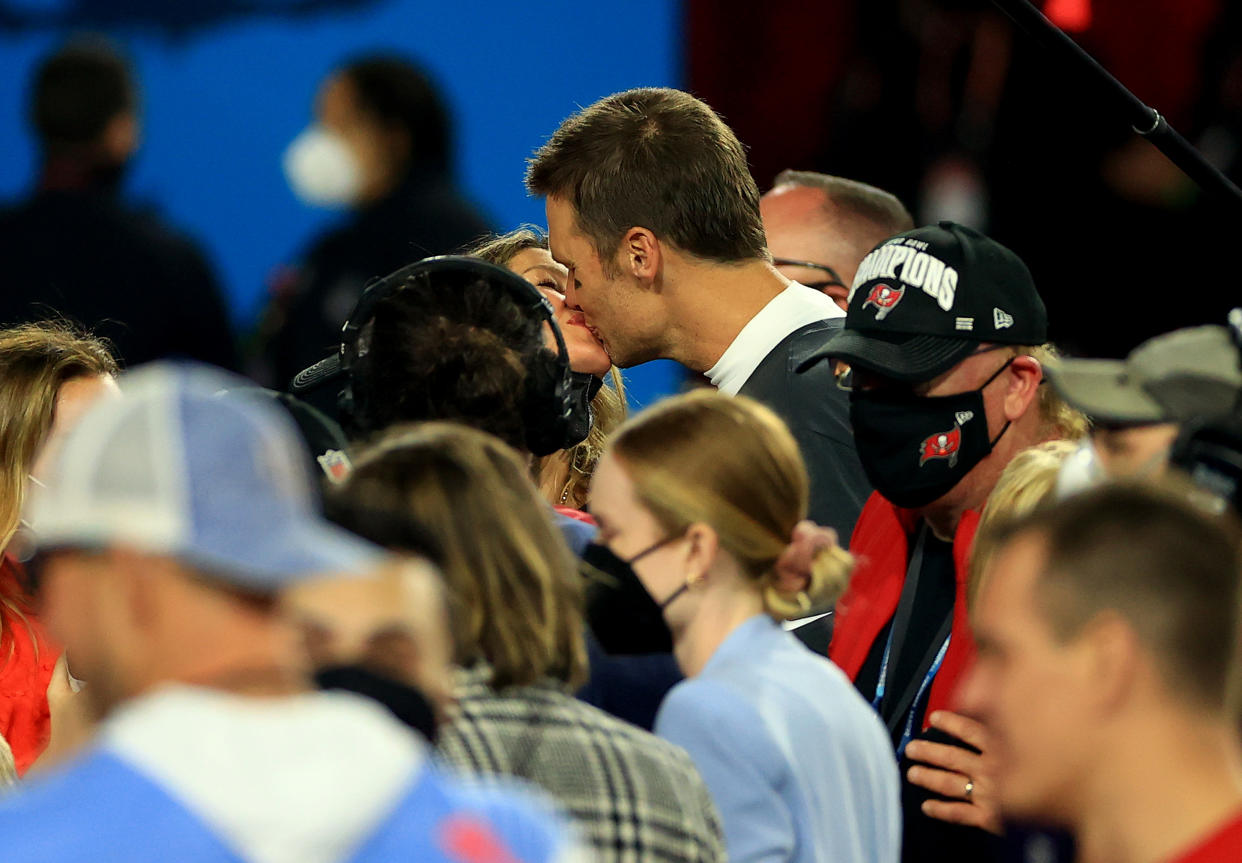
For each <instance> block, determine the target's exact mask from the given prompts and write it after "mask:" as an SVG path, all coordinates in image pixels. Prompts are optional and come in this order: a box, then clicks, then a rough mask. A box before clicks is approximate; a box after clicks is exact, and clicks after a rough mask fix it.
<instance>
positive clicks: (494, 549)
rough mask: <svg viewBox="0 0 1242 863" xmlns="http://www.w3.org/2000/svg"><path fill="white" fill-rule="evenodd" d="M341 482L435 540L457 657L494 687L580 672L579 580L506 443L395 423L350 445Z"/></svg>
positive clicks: (470, 432)
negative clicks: (485, 669) (355, 447)
mask: <svg viewBox="0 0 1242 863" xmlns="http://www.w3.org/2000/svg"><path fill="white" fill-rule="evenodd" d="M342 491H343V493H346V494H349V495H351V496H355V497H356V498H357V499H359V500H365V501H366V502H367V504H368V505H370V506H377V507H382V508H391V509H393V510H395V511H400V512H404V513H408V514H409V515H410V516H412V517H413V518H414V519H415V520H417V521H418V522H420V523H421V524H422V525H423V526H424V527H425V528H426V529H427V530H428V531H430V532H431V534H432V535H433V536H434V537H435V538H436V539H437V540H438V541H439V542H440V544H441V545H442V551H443V559H444V577H445V581H446V583H447V585H448V589H449V593H450V596H451V598H452V600H453V603H454V605H455V606H456V610H457V612H458V616H459V618H460V619H459V620H458V621H457V626H456V629H457V630H458V631H457V633H456V637H457V641H458V653H459V657H458V658H459V661H461V662H463V663H470V662H472V661H475V660H478V659H482V660H485V661H486V662H487V663H488V664H489V665H490V666H491V668H492V675H493V676H492V681H491V682H492V685H493V686H495V687H497V688H501V687H505V686H521V685H527V684H531V683H534V682H535V681H537V680H540V679H543V678H552V679H554V680H557V681H560V682H562V683H564V684H565V685H566V686H568V687H570V688H576V687H577V686H578V685H580V684H581V683H583V682H585V679H586V671H587V660H586V646H585V643H584V640H583V616H582V588H581V580H580V578H579V576H578V573H577V570H576V568H575V565H574V559H573V555H572V553H571V552H570V551H569V548H568V546H566V545H565V541H564V539H563V538H562V537H561V534H560V531H558V530H557V528H556V527H555V526H554V525H553V523H552V521H551V517H550V516H551V514H550V512H549V510H548V506H547V503H546V502H544V501H543V500H542V499H541V498H540V497H539V493H538V492H537V491H536V490H535V487H534V485H533V484H532V483H531V481H530V478H529V477H528V476H527V473H526V469H525V466H524V464H523V462H522V460H521V459H519V457H518V455H517V453H515V452H514V451H513V450H512V449H510V448H509V447H508V446H506V445H505V444H504V443H502V442H501V441H499V440H497V439H496V438H494V437H492V436H491V435H487V434H484V433H483V432H480V431H476V430H474V429H470V428H466V427H465V426H461V425H456V424H453V423H443V422H431V423H421V424H419V425H417V426H398V427H395V428H392V429H390V430H388V431H387V432H385V433H383V434H382V435H381V436H380V437H379V438H378V440H377V441H376V442H374V443H373V444H371V445H370V446H368V447H366V448H364V449H363V450H362V451H361V452H360V453H358V454H357V455H356V457H355V458H354V469H353V473H352V474H351V476H350V478H349V480H348V481H347V483H346V484H345V486H344V488H343V489H342Z"/></svg>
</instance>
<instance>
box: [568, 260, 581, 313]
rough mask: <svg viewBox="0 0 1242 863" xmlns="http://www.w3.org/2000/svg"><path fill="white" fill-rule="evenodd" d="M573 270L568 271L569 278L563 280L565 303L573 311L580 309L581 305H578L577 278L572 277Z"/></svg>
mask: <svg viewBox="0 0 1242 863" xmlns="http://www.w3.org/2000/svg"><path fill="white" fill-rule="evenodd" d="M574 275H575V274H574V271H573V270H572V269H571V270H570V271H569V278H567V279H566V280H565V305H567V306H569V307H570V308H571V309H573V310H574V311H575V312H580V311H582V306H580V305H578V288H577V284H576V282H577V280H576V279H575V278H574Z"/></svg>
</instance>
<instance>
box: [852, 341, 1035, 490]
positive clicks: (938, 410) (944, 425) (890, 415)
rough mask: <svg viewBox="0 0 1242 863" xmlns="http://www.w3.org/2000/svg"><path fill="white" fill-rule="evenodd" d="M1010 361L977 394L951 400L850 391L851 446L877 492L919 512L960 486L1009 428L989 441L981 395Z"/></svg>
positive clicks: (946, 397)
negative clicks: (852, 439)
mask: <svg viewBox="0 0 1242 863" xmlns="http://www.w3.org/2000/svg"><path fill="white" fill-rule="evenodd" d="M1013 359H1014V358H1012V357H1011V358H1010V359H1009V361H1008V362H1006V363H1005V364H1004V365H1003V366H1001V367H1000V368H999V369H997V370H996V372H995V373H994V374H993V375H992V376H991V377H990V378H988V379H987V380H986V381H984V382H983V385H982V386H980V387H979V388H978V389H975V390H970V391H969V392H964V393H957V394H956V395H951V396H918V395H914V394H913V393H910V392H899V393H894V392H886V391H885V390H883V389H872V390H857V389H856V390H853V391H851V393H850V423H851V424H852V425H853V427H854V446H855V447H856V448H857V450H858V458H859V460H860V461H861V462H862V466H863V470H864V471H865V472H866V474H867V479H868V480H870V482H871V485H872V486H874V488H875V490H876V491H878V492H879V493H880V494H881V495H883V496H884V497H885V498H886V499H888V500H889V501H890V502H892V503H893V504H895V505H897V506H899V507H902V508H905V509H918V508H919V507H923V506H926V505H927V504H929V503H931V502H932V501H934V500H938V499H940V498H941V497H943V496H944V495H946V494H948V493H949V491H950V490H952V489H953V487H954V486H956V485H957V484H958V483H959V482H961V480H962V477H964V476H966V474H968V473H970V471H971V469H972V468H974V466H975V465H977V464H978V463H979V462H981V461H983V459H984V458H986V457H987V455H988V453H990V452H991V451H992V447H994V446H996V442H997V441H999V440H1000V439H1001V435H1003V434H1004V433H1005V432H1006V430H1008V428H1009V423H1008V422H1006V423H1005V425H1004V427H1002V428H1001V430H1000V432H999V433H998V434H997V435H996V437H995V438H992V439H991V440H989V439H988V418H987V412H986V411H985V409H984V404H983V391H984V390H985V389H986V388H987V386H988V384H990V383H992V381H994V380H996V378H997V377H998V376H999V375H1000V373H1001V372H1003V371H1004V370H1005V369H1007V368H1009V364H1010V363H1012V362H1013Z"/></svg>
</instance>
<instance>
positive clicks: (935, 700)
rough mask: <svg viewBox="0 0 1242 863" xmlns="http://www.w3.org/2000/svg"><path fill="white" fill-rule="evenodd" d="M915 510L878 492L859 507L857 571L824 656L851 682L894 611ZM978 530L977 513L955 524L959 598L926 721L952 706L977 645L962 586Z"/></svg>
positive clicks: (853, 541) (853, 543)
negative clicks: (972, 632) (861, 508)
mask: <svg viewBox="0 0 1242 863" xmlns="http://www.w3.org/2000/svg"><path fill="white" fill-rule="evenodd" d="M920 520H921V519H920V516H919V515H918V514H917V513H916V512H914V511H913V510H908V509H900V508H898V507H896V506H894V505H893V504H891V503H889V502H888V501H887V500H885V499H884V498H883V497H881V496H880V495H879V493H872V495H871V497H870V498H869V499H868V500H867V504H866V506H864V507H863V511H862V514H861V515H860V516H859V517H858V523H857V525H855V527H854V533H853V535H852V536H851V537H850V553H852V554H853V555H854V556H855V557H856V558H857V559H858V568H857V569H856V570H855V571H854V576H853V578H851V579H850V586H849V589H848V590H847V591H846V592H845V595H844V596H843V597H841V600H840V602H838V603H837V612H836V616H835V617H836V619H835V621H834V623H833V635H832V645H831V646H830V647H829V649H828V655H829V657H831V658H832V660H833V661H834V662H835V663H836V664H837V665H839V666H841V668H842V670H844V671H845V673H846V674H848V675H849V676H850V679H851V680H853V679H855V678H857V677H858V673H859V671H860V670H861V669H862V667H863V664H864V663H865V662H866V661H867V655H868V654H869V653H870V652H871V647H872V645H873V644H875V641H876V639H878V638H879V636H880V633H881V632H882V631H883V630H884V627H885V626H887V625H888V622H889V621H890V620H892V618H893V615H894V614H895V613H896V611H897V603H898V602H899V601H900V599H901V588H902V586H903V585H904V584H905V581H906V569H907V567H908V565H909V559H910V537H911V536H912V535H913V534H914V531H915V529H916V528H917V527H918V524H919V522H920ZM978 526H979V513H978V512H977V511H975V510H969V511H967V512H965V513H964V514H963V515H962V519H961V521H960V522H958V526H957V532H956V533H955V534H954V537H953V561H954V568H955V570H956V576H957V598H956V599H955V601H954V605H953V631H952V636H951V640H950V642H949V650H948V652H947V653H946V654H945V658H944V664H943V665H941V667H940V672H939V673H938V674H937V675H936V679H935V681H934V682H933V683H932V687H931V693H930V695H929V696H928V705H927V714H926V715H927V716H930V715H931V713H932V711H934V710H938V709H940V708H944V707H949V706H951V700H952V698H953V694H954V690H955V689H956V688H957V682H958V681H959V680H960V679H961V677H962V675H963V673H964V672H965V671H966V669H967V668H968V667H969V666H970V663H971V662H972V661H973V660H974V656H975V641H974V637H973V636H972V634H971V631H970V624H969V621H968V620H967V619H966V582H967V576H968V564H969V562H970V547H971V544H972V543H973V542H974V538H975V530H976V529H977V528H978Z"/></svg>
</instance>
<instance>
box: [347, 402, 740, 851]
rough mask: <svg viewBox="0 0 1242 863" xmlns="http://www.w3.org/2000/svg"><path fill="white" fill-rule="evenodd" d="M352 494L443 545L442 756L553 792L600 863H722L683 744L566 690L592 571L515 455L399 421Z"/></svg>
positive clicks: (360, 467)
mask: <svg viewBox="0 0 1242 863" xmlns="http://www.w3.org/2000/svg"><path fill="white" fill-rule="evenodd" d="M343 491H344V493H345V494H347V495H349V496H350V497H351V498H354V499H357V500H361V501H365V502H366V503H367V504H368V505H369V506H373V507H380V508H383V509H389V510H393V511H400V512H404V513H406V514H408V515H409V516H412V517H413V518H414V519H415V520H416V521H418V522H419V523H420V524H421V525H422V526H423V527H424V528H425V529H426V530H427V531H428V532H429V533H430V535H431V536H432V537H433V538H434V539H435V540H437V541H438V543H439V545H440V550H441V552H442V563H443V566H442V568H443V572H444V577H445V583H446V585H447V588H448V593H449V598H450V601H451V604H452V605H453V606H454V607H455V609H456V616H457V621H456V625H455V627H454V629H455V632H456V636H457V639H458V656H459V661H460V662H461V664H462V666H463V668H462V670H461V672H460V674H459V675H458V678H457V685H456V688H455V691H454V696H455V699H456V707H455V709H454V711H453V713H452V716H451V719H450V721H449V722H448V724H447V725H445V726H442V727H441V728H440V732H439V740H438V744H437V745H438V748H439V750H440V754H441V755H442V756H443V758H444V759H445V760H446V761H448V762H450V763H452V764H454V765H457V766H459V767H461V768H463V769H465V770H467V771H468V772H471V773H478V774H504V775H508V776H517V777H520V778H522V779H525V780H528V781H530V782H533V783H534V784H536V785H538V786H540V787H541V788H543V789H544V790H545V791H547V792H548V793H549V794H551V795H552V796H553V797H554V798H555V799H556V800H557V801H558V802H559V803H561V805H562V806H563V807H564V809H565V811H566V813H567V814H568V815H569V817H570V819H571V820H572V821H573V822H574V824H575V826H576V827H577V828H578V831H579V834H580V835H581V837H582V838H583V839H584V840H585V841H586V843H587V845H588V846H589V847H590V849H591V851H592V852H593V855H592V857H591V859H593V860H600V861H605V863H608V861H615V863H623V861H625V863H631V861H632V863H646V861H651V863H656V861H667V863H674V861H678V863H680V861H692V863H693V861H717V860H720V861H722V860H723V859H724V855H723V846H722V843H721V839H720V827H719V824H718V822H717V818H716V814H715V810H714V808H713V807H712V802H711V797H710V795H709V794H708V791H707V788H706V787H704V784H703V780H702V779H700V778H699V776H698V774H697V773H696V772H695V770H694V766H693V764H692V763H691V761H690V759H689V758H688V757H687V756H686V753H684V752H682V751H681V750H679V749H677V748H676V747H675V746H670V745H669V744H668V743H666V742H664V741H662V740H659V739H658V738H656V737H654V736H653V735H651V734H649V733H648V732H645V731H642V730H640V729H638V728H635V727H633V726H630V725H627V724H626V723H624V722H621V721H620V720H617V719H615V718H613V717H612V716H609V715H608V714H606V713H604V712H602V711H600V710H598V709H596V708H594V707H591V706H590V705H587V704H584V703H583V702H581V701H579V700H577V699H575V698H574V697H573V696H572V695H571V694H570V693H571V692H572V691H573V690H574V689H575V688H576V687H577V686H578V685H579V684H580V683H581V682H582V681H583V680H584V679H585V678H586V674H587V664H586V648H585V645H584V643H583V631H584V624H583V618H582V611H581V600H582V598H581V579H580V577H579V576H578V573H577V571H576V569H575V567H574V560H573V556H572V555H571V553H570V551H569V548H568V547H567V546H566V545H565V542H564V540H563V539H562V537H561V533H560V531H558V530H557V529H556V527H555V526H554V525H553V523H552V521H551V518H550V514H549V512H548V507H547V504H546V503H544V502H543V501H542V500H541V499H540V497H539V494H538V492H537V491H536V489H535V487H534V485H533V484H532V483H531V481H530V478H529V475H528V473H527V470H526V465H525V463H524V462H523V461H522V460H520V459H519V458H518V456H517V454H516V453H515V452H513V451H512V450H511V449H510V448H509V447H507V446H505V444H503V443H501V442H500V441H499V440H498V439H496V438H494V437H491V436H490V435H486V434H484V433H482V432H479V431H475V430H473V429H468V428H466V427H464V426H458V425H452V424H448V423H424V424H421V425H419V426H416V427H414V426H411V427H397V428H394V429H391V430H389V431H388V432H386V433H385V434H384V435H383V436H382V437H381V438H380V439H379V440H378V441H377V442H376V443H375V444H373V445H372V446H371V447H370V448H368V449H366V450H364V451H363V452H361V453H359V454H358V456H357V458H356V459H355V462H354V472H353V474H352V476H351V477H350V479H349V481H348V483H347V484H346V486H345V487H344V490H343Z"/></svg>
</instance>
